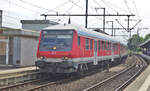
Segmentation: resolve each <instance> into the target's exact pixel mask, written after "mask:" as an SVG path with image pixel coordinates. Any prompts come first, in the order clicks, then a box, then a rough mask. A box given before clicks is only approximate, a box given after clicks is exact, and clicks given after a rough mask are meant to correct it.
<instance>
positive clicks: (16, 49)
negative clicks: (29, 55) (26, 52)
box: [13, 37, 21, 65]
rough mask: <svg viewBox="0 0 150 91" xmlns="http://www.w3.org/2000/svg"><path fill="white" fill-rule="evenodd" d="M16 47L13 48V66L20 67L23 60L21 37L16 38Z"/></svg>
mask: <svg viewBox="0 0 150 91" xmlns="http://www.w3.org/2000/svg"><path fill="white" fill-rule="evenodd" d="M13 41H14V46H13V50H14V51H13V54H14V55H13V64H14V65H20V61H21V60H20V58H21V39H20V37H14V40H13Z"/></svg>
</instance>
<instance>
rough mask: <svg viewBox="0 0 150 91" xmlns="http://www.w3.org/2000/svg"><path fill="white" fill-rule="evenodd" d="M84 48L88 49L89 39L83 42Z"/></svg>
mask: <svg viewBox="0 0 150 91" xmlns="http://www.w3.org/2000/svg"><path fill="white" fill-rule="evenodd" d="M85 48H86V50H88V49H89V39H88V38H86V40H85Z"/></svg>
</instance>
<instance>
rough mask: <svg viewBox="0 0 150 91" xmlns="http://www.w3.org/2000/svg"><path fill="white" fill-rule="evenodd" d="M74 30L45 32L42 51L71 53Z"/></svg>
mask: <svg viewBox="0 0 150 91" xmlns="http://www.w3.org/2000/svg"><path fill="white" fill-rule="evenodd" d="M72 38H73V30H43V31H42V37H41V41H40V48H39V49H40V51H70V50H71V49H72Z"/></svg>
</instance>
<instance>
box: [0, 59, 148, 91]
mask: <svg viewBox="0 0 150 91" xmlns="http://www.w3.org/2000/svg"><path fill="white" fill-rule="evenodd" d="M136 59H137V58H136V57H135V60H136ZM143 64H144V62H140V61H136V62H135V63H134V64H133V65H132V66H130V67H129V68H127V69H126V70H123V71H121V72H120V74H124V72H125V71H126V72H127V73H126V74H129V72H128V71H129V70H134V72H133V71H131V72H130V73H133V74H135V73H136V72H137V69H138V70H139V69H140V68H142V67H145V66H142V65H143ZM135 69H136V70H135ZM96 72H100V70H99V71H95V72H91V73H88V74H86V75H84V76H74V77H67V78H65V77H64V78H63V77H62V78H61V79H57V80H56V79H55V80H49V81H46V80H45V81H42V80H40V79H38V80H33V81H28V82H24V83H20V84H15V85H11V86H5V87H2V88H0V91H43V90H44V91H49V90H48V89H51V88H55V87H59V86H60V85H64V84H65V83H67V84H70V83H72V82H73V81H74V80H80V79H82V78H84V77H86V76H88V75H91V74H94V73H96ZM118 76H120V75H119V74H118V75H115V76H113V77H110V78H108V79H105V80H103V81H102V82H101V86H98V84H97V87H95V86H96V85H93V86H92V87H90V88H87V89H85V90H84V91H91V90H93V89H94V90H97V91H99V90H100V89H99V87H102V86H105V85H106V84H105V83H109V82H112V83H113V81H112V80H111V79H114V78H115V77H118ZM127 79H128V78H127ZM114 80H115V81H116V80H117V79H114ZM108 81H109V82H108ZM86 84H88V83H86ZM123 87H124V86H123V85H122V87H121V86H118V87H117V88H115V90H116V91H118V90H120V89H122V88H123ZM66 89H67V88H66ZM83 89H84V88H83ZM83 89H82V90H83ZM117 89H118V90H117ZM52 91H53V90H52ZM55 91H57V90H55ZM62 91H68V90H62ZM69 91H70V90H69ZM100 91H114V90H108V89H107V90H100Z"/></svg>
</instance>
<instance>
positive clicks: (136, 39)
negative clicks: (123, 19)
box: [127, 34, 144, 51]
mask: <svg viewBox="0 0 150 91" xmlns="http://www.w3.org/2000/svg"><path fill="white" fill-rule="evenodd" d="M143 40H144V39H143V38H142V37H140V36H138V35H137V34H135V35H133V36H132V38H130V39H129V40H128V43H127V45H128V48H129V49H130V50H132V51H138V50H139V47H138V45H139V44H141V43H142V42H143Z"/></svg>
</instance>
